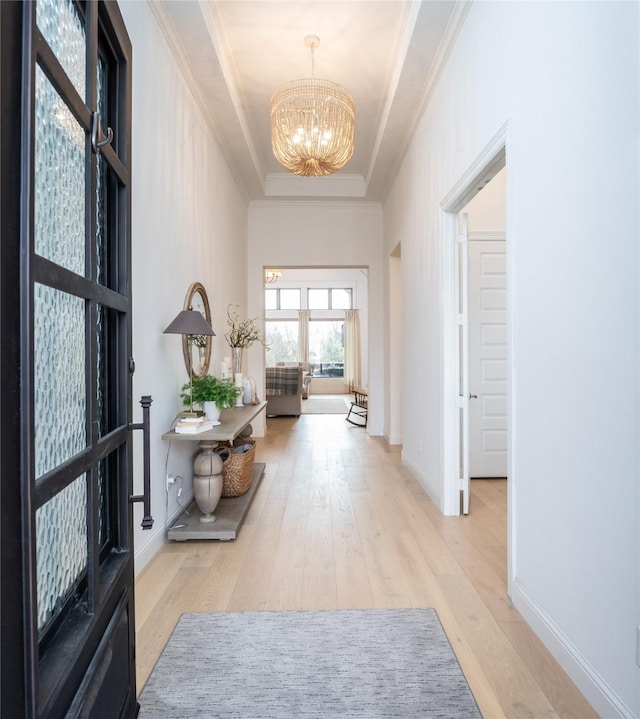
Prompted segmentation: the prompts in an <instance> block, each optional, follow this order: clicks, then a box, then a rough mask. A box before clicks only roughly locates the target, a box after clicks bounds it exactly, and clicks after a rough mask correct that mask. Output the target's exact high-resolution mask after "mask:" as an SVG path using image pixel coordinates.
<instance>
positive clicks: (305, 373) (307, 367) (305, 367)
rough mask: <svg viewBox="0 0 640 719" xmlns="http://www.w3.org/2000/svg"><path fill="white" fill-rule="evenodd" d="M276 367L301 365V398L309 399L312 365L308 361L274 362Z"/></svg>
mask: <svg viewBox="0 0 640 719" xmlns="http://www.w3.org/2000/svg"><path fill="white" fill-rule="evenodd" d="M276 367H302V399H309V385H310V384H311V372H312V371H313V365H312V364H311V363H310V362H276Z"/></svg>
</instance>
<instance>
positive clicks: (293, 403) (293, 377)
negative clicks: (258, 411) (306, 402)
mask: <svg viewBox="0 0 640 719" xmlns="http://www.w3.org/2000/svg"><path fill="white" fill-rule="evenodd" d="M303 373H304V370H303V369H302V367H299V366H298V365H296V366H294V367H283V366H279V367H266V368H265V394H266V400H267V416H271V417H273V416H276V415H294V416H296V417H299V416H300V414H301V413H302V387H303V383H302V380H303Z"/></svg>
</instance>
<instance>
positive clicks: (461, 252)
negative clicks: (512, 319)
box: [456, 212, 470, 514]
mask: <svg viewBox="0 0 640 719" xmlns="http://www.w3.org/2000/svg"><path fill="white" fill-rule="evenodd" d="M468 239H469V216H468V215H467V213H466V212H463V213H462V214H461V215H460V234H459V235H458V237H457V242H456V255H457V257H456V269H457V272H456V298H457V303H458V317H457V325H458V413H459V423H458V435H459V441H460V445H459V446H460V456H459V460H460V494H461V499H462V513H463V514H469V495H470V487H469V477H470V474H469V459H470V456H469V322H468V277H467V275H468V269H467V263H468V259H467V254H468V253H467V245H468V244H469V243H468Z"/></svg>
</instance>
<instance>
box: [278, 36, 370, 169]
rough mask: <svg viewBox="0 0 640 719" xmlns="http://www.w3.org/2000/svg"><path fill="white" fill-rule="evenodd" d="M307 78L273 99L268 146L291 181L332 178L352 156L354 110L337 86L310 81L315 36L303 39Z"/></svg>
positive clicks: (348, 97)
mask: <svg viewBox="0 0 640 719" xmlns="http://www.w3.org/2000/svg"><path fill="white" fill-rule="evenodd" d="M304 43H305V45H306V46H307V47H308V48H310V50H311V77H308V78H304V79H301V80H293V81H292V82H288V83H287V84H286V85H283V86H282V87H281V88H280V89H278V90H276V92H274V93H273V96H272V98H271V145H272V147H273V154H274V155H275V156H276V159H277V160H278V162H279V163H280V164H281V165H282V166H283V167H284V168H285V170H288V171H289V172H292V173H293V174H294V175H303V176H305V177H310V176H319V175H331V174H333V173H334V172H337V171H338V170H340V169H341V168H342V167H344V166H345V165H346V164H347V162H349V160H350V159H351V155H352V154H353V144H354V134H355V119H356V108H355V104H354V102H353V98H352V97H351V95H350V94H349V93H348V92H347V90H345V89H344V88H343V87H342V86H341V85H337V84H336V83H335V82H331V81H330V80H320V79H318V78H315V77H313V73H314V66H313V51H314V49H315V48H316V47H318V45H319V44H320V38H319V37H318V36H317V35H307V36H306V37H305V39H304Z"/></svg>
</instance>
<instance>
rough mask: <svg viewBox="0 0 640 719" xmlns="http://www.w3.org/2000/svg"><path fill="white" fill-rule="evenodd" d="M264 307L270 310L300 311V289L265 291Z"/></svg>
mask: <svg viewBox="0 0 640 719" xmlns="http://www.w3.org/2000/svg"><path fill="white" fill-rule="evenodd" d="M264 306H265V308H266V309H268V310H299V309H300V290H299V289H285V288H278V289H268V290H265V291H264Z"/></svg>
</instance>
